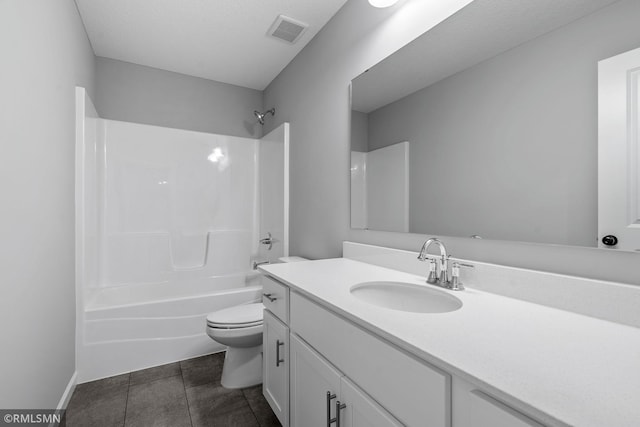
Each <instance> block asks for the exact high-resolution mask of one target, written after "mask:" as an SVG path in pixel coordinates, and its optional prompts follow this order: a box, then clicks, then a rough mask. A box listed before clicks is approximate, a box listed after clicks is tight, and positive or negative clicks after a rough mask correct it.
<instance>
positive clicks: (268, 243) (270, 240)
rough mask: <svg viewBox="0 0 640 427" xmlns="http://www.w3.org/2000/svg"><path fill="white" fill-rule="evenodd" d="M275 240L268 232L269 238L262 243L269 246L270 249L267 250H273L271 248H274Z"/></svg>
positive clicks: (262, 240)
mask: <svg viewBox="0 0 640 427" xmlns="http://www.w3.org/2000/svg"><path fill="white" fill-rule="evenodd" d="M274 241H275V239H274V238H273V237H271V233H270V232H267V237H265V238H264V239H260V243H262V244H263V245H269V247H268V248H267V250H269V251H270V250H271V248H272V247H273V243H274Z"/></svg>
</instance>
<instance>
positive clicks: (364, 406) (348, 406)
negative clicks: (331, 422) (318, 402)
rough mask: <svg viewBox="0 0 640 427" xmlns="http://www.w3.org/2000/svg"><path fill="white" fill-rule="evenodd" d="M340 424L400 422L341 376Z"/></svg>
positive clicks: (361, 426) (391, 426) (392, 426)
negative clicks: (342, 406)
mask: <svg viewBox="0 0 640 427" xmlns="http://www.w3.org/2000/svg"><path fill="white" fill-rule="evenodd" d="M340 399H341V401H340V402H341V403H344V404H345V407H344V409H342V410H341V411H340V417H341V425H342V426H344V427H401V426H402V424H401V423H400V422H399V421H398V420H396V419H395V418H394V417H393V416H392V415H391V414H389V413H388V412H387V411H385V410H384V409H383V408H382V407H381V406H380V405H378V404H377V403H376V402H374V401H373V400H372V399H371V398H370V397H369V396H367V395H366V394H365V393H364V392H363V391H362V390H360V389H359V388H358V387H357V386H356V385H355V384H353V383H352V382H351V381H349V380H348V379H347V378H346V377H342V381H341V384H340Z"/></svg>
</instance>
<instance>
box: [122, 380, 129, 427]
mask: <svg viewBox="0 0 640 427" xmlns="http://www.w3.org/2000/svg"><path fill="white" fill-rule="evenodd" d="M130 390H131V372H129V380H128V381H127V398H126V399H125V401H124V419H123V420H122V427H124V426H125V425H127V408H128V407H129V391H130Z"/></svg>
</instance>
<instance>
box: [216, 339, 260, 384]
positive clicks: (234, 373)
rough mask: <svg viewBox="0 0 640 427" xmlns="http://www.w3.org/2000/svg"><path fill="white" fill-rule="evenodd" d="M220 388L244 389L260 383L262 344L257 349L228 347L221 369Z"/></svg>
mask: <svg viewBox="0 0 640 427" xmlns="http://www.w3.org/2000/svg"><path fill="white" fill-rule="evenodd" d="M221 383H222V386H223V387H225V388H245V387H251V386H254V385H258V384H261V383H262V344H261V345H259V346H257V347H248V348H241V347H228V348H227V354H226V355H225V356H224V365H223V367H222V380H221Z"/></svg>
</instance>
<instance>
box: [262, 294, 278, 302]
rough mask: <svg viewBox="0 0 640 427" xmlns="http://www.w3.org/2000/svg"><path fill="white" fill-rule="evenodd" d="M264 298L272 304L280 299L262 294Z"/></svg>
mask: <svg viewBox="0 0 640 427" xmlns="http://www.w3.org/2000/svg"><path fill="white" fill-rule="evenodd" d="M262 296H263V297H265V298H266V299H268V300H269V301H271V302H275V301H276V300H277V299H278V298H276V297H272V296H271V294H262Z"/></svg>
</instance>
